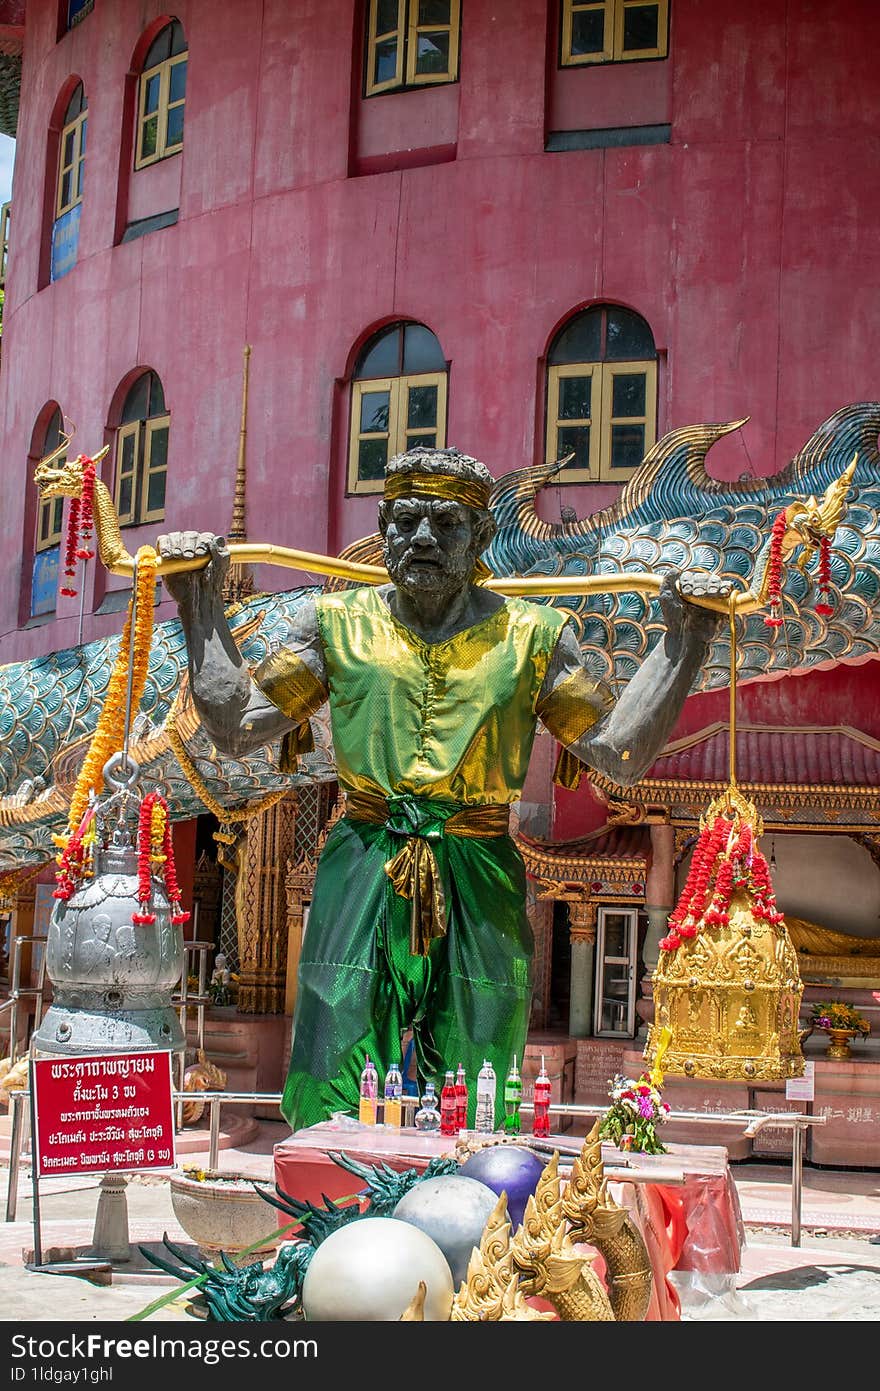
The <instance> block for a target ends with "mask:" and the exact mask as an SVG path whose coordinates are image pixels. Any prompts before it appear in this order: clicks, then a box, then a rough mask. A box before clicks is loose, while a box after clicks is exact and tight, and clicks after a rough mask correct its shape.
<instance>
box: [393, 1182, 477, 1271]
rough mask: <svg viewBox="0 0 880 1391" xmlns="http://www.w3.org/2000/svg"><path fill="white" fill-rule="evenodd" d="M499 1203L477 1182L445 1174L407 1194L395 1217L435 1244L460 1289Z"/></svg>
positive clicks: (401, 1201) (423, 1183) (419, 1185)
mask: <svg viewBox="0 0 880 1391" xmlns="http://www.w3.org/2000/svg"><path fill="white" fill-rule="evenodd" d="M497 1202H498V1194H497V1193H493V1191H492V1189H491V1188H489V1187H487V1185H486V1184H485V1183H480V1182H479V1181H478V1180H477V1179H475V1178H462V1177H461V1175H459V1174H443V1175H440V1176H438V1177H437V1178H426V1179H422V1180H421V1181H420V1182H419V1183H414V1184H413V1186H412V1188H410V1190H409V1192H408V1193H404V1195H403V1197H402V1198H401V1200H400V1202H399V1203H398V1204H397V1207H396V1208H395V1209H394V1216H395V1217H396V1218H399V1219H400V1221H402V1222H412V1224H413V1226H415V1227H418V1228H419V1229H420V1230H421V1231H423V1232H425V1233H426V1234H427V1235H428V1236H429V1237H431V1239H432V1241H436V1243H437V1245H438V1246H439V1247H440V1250H441V1251H442V1252H443V1254H444V1256H445V1257H446V1259H447V1261H448V1262H449V1268H450V1270H451V1271H452V1282H453V1284H454V1286H455V1288H456V1289H458V1287H459V1285H460V1284H461V1282H462V1281H463V1280H464V1279H465V1277H466V1276H467V1268H468V1262H469V1261H470V1258H471V1252H472V1251H473V1249H474V1247H475V1246H479V1244H480V1237H481V1236H482V1235H483V1228H484V1227H485V1225H486V1223H487V1221H488V1220H489V1215H490V1213H491V1212H492V1209H493V1208H494V1207H495V1204H496V1203H497Z"/></svg>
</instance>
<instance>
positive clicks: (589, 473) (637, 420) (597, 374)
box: [547, 359, 657, 483]
mask: <svg viewBox="0 0 880 1391" xmlns="http://www.w3.org/2000/svg"><path fill="white" fill-rule="evenodd" d="M618 376H643V377H644V378H645V413H644V415H626V416H616V415H614V414H613V413H612V402H613V399H614V378H615V377H618ZM567 377H589V378H590V379H591V380H592V383H593V385H592V389H591V396H590V406H591V410H592V414H591V415H590V416H589V417H588V418H587V417H584V418H583V419H578V420H562V419H560V417H559V383H560V381H561V380H563V379H565V378H567ZM578 425H589V427H590V462H589V467H588V468H586V469H583V468H566V469H564V470H563V472H562V474H561V475H560V477H559V482H560V483H620V482H621V481H625V480H626V479H628V478H631V477H632V474H633V470H632V469H631V468H629V467H623V468H621V467H616V468H615V467H614V466H613V465H612V462H611V438H612V433H611V431H612V426H614V425H642V426H644V430H645V449H644V453H645V454H647V452H648V450H649V449H650V448H651V447H652V445H653V444H654V443H655V441H656V438H657V363H656V362H651V361H646V360H645V359H642V360H641V361H638V362H566V363H564V364H563V365H561V366H558V367H550V368H548V372H547V463H548V464H550V463H556V461H557V459H558V458H559V431H560V430H564V429H571V428H573V427H576V426H578Z"/></svg>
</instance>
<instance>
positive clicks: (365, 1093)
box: [358, 1053, 379, 1125]
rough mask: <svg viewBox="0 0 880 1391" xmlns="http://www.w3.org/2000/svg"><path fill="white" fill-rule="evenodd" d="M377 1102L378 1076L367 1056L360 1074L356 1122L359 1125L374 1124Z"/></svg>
mask: <svg viewBox="0 0 880 1391" xmlns="http://www.w3.org/2000/svg"><path fill="white" fill-rule="evenodd" d="M378 1102H379V1074H378V1073H377V1071H376V1069H375V1067H374V1066H373V1064H372V1062H371V1061H370V1055H369V1053H368V1054H367V1061H366V1062H365V1063H364V1070H363V1072H362V1073H361V1084H360V1099H359V1101H358V1120H359V1121H360V1123H361V1125H375V1124H376V1107H377V1105H378Z"/></svg>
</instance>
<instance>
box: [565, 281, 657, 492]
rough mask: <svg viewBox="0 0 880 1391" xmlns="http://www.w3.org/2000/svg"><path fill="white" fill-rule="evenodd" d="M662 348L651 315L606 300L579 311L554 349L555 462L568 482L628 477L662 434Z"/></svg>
mask: <svg viewBox="0 0 880 1391" xmlns="http://www.w3.org/2000/svg"><path fill="white" fill-rule="evenodd" d="M656 422H657V350H656V348H655V346H654V338H653V335H652V333H651V330H650V328H649V327H648V325H647V324H646V323H645V320H644V319H643V318H642V317H641V316H640V315H639V314H634V313H633V312H632V310H631V309H621V308H619V307H618V306H617V305H612V304H607V305H603V304H599V305H595V306H593V308H591V309H585V310H584V311H583V312H582V313H580V314H576V315H574V317H573V318H571V319H569V320H568V322H567V323H566V324H565V325H564V326H563V328H562V329H561V330H560V331H559V333H557V335H556V337H555V338H554V340H553V343H552V344H551V347H550V351H549V353H548V354H547V462H548V463H551V462H554V461H555V460H557V459H562V458H565V456H566V455H568V454H573V455H574V458H573V459H572V460H571V463H570V464H568V465H567V466H566V468H564V469H563V470H562V472H561V474H560V475H559V481H560V482H563V483H584V482H590V483H597V482H604V483H620V482H625V481H626V479H627V478H629V476H630V474H631V473H632V470H633V469H634V468H636V467H638V465H639V464H640V463H641V462H642V459H643V458H644V456H645V454H646V453H647V451H648V450H649V449H650V448H651V445H652V444H653V443H654V440H655V438H656Z"/></svg>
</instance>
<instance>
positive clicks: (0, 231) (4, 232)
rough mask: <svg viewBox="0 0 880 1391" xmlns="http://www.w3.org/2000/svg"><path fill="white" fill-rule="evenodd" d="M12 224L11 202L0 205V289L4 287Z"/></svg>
mask: <svg viewBox="0 0 880 1391" xmlns="http://www.w3.org/2000/svg"><path fill="white" fill-rule="evenodd" d="M11 225H12V204H11V203H4V204H3V206H2V207H0V290H3V289H5V288H6V262H7V260H8V259H9V228H10V226H11Z"/></svg>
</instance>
